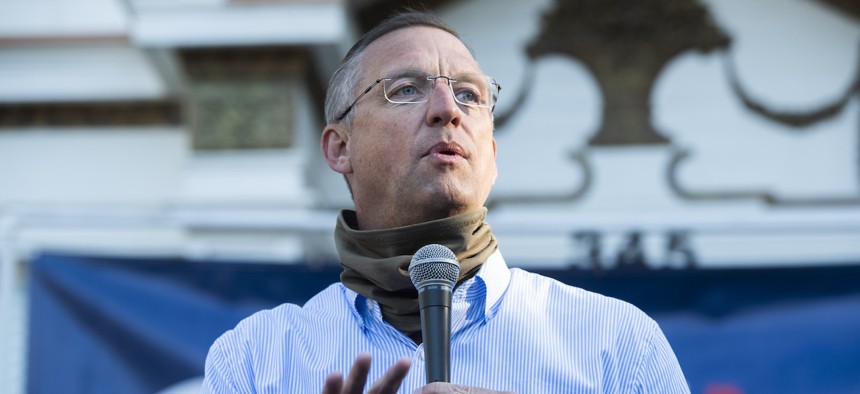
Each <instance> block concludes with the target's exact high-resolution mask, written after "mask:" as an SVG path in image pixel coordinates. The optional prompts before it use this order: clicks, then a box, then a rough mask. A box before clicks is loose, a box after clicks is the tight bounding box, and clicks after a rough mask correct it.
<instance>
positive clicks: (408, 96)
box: [337, 72, 502, 121]
mask: <svg viewBox="0 0 860 394" xmlns="http://www.w3.org/2000/svg"><path fill="white" fill-rule="evenodd" d="M439 79H445V80H447V81H448V86H449V87H450V89H451V94H452V95H453V96H454V101H456V102H457V103H459V104H462V105H465V106H467V107H473V108H489V109H490V111H492V110H493V108H495V106H496V99H497V98H498V97H499V92H500V91H501V90H502V87H501V85H499V84H498V83H497V82H496V81H495V80H494V79H493V78H492V77H490V76H488V75H483V74H463V75H458V76H456V77H448V76H445V75H439V76H435V77H433V76H428V75H426V74H421V73H409V72H407V73H404V74H401V75H398V76H394V77H390V78H389V77H386V78H379V79H377V80H376V81H375V82H373V84H371V85H370V86H368V87H367V89H365V90H364V92H363V93H361V94H360V95H359V96H358V98H356V99H355V101H353V102H352V104H350V105H349V107H347V108H346V110H345V111H343V113H341V114H340V116H338V117H337V120H338V121H341V120H343V118H345V117H346V114H348V113H349V111H351V110H352V108H353V107H355V105H356V104H357V103H358V100H361V98H362V97H364V95H366V94H367V93H368V92H370V90H371V89H373V87H374V86H376V85H379V84H380V83H382V92H383V94H384V95H385V99H386V100H388V102H390V103H394V104H421V103H426V102H427V101H429V100H430V96H431V95H432V94H433V89H434V87H435V86H436V81H437V80H439Z"/></svg>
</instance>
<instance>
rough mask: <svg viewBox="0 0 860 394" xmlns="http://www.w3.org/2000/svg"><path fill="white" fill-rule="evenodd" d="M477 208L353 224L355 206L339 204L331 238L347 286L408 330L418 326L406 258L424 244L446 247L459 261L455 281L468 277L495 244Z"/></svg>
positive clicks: (418, 329) (483, 212) (415, 298)
mask: <svg viewBox="0 0 860 394" xmlns="http://www.w3.org/2000/svg"><path fill="white" fill-rule="evenodd" d="M486 216H487V209H486V208H481V209H479V210H477V211H474V212H468V213H464V214H460V215H457V216H452V217H449V218H445V219H439V220H433V221H430V222H425V223H419V224H414V225H410V226H405V227H398V228H392V229H385V230H369V231H361V230H356V228H357V223H358V221H357V220H356V216H355V211H351V210H343V211H341V213H340V215H339V216H338V221H337V227H336V228H335V243H336V245H337V252H338V255H339V256H340V261H341V265H343V273H341V274H340V281H341V282H342V283H343V285H344V286H346V287H347V288H349V289H351V290H353V291H355V292H356V293H358V294H361V295H363V296H365V297H367V298H369V299H372V300H374V301H376V302H378V303H379V305H380V307H381V309H382V317H383V318H384V319H385V321H387V322H388V323H390V324H391V325H392V326H394V327H395V328H397V329H398V330H400V331H402V332H404V333H405V334H407V335H412V334H415V333H419V332H421V317H420V315H419V310H418V291H417V290H416V289H415V286H413V284H412V281H411V280H410V279H409V271H408V269H409V262H410V261H411V260H412V255H413V254H415V252H416V251H418V249H420V248H421V247H422V246H425V245H428V244H440V245H444V246H446V247H448V248H449V249H451V251H453V252H454V254H455V255H457V260H458V261H459V262H460V278H459V280H458V281H457V283H458V284H459V283H462V282H463V281H464V280H466V279H469V278H471V277H472V276H474V275H475V273H477V272H478V269H479V268H480V266H481V264H483V263H484V261H486V260H487V258H488V257H490V255H491V254H492V253H493V252H495V251H496V249H498V242H497V241H496V237H495V236H493V233H492V231H491V229H490V226H489V225H488V224H487V223H485V222H484V217H486Z"/></svg>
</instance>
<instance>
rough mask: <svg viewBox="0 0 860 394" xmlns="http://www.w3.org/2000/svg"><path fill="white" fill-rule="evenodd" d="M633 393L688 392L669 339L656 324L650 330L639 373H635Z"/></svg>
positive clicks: (680, 393) (679, 393)
mask: <svg viewBox="0 0 860 394" xmlns="http://www.w3.org/2000/svg"><path fill="white" fill-rule="evenodd" d="M632 392H634V393H642V394H650V393H661V394H662V393H672V394H676V393H677V394H689V393H690V387H689V386H688V385H687V379H686V378H684V372H683V371H681V365H680V364H678V358H677V357H675V353H674V352H673V351H672V347H671V346H669V341H668V340H666V336H665V335H664V334H663V331H662V330H660V327H659V326H657V325H656V324H655V325H654V328H653V330H652V332H651V337H650V343H649V345H648V348H647V351H646V352H645V354H644V356H643V358H642V363H641V364H640V365H639V373H638V374H637V375H636V378H635V381H634V385H633V390H632Z"/></svg>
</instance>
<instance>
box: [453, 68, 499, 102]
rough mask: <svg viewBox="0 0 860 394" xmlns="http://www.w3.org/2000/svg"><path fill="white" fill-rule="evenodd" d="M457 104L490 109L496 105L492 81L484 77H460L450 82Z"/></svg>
mask: <svg viewBox="0 0 860 394" xmlns="http://www.w3.org/2000/svg"><path fill="white" fill-rule="evenodd" d="M451 90H453V91H454V99H456V100H457V102H458V103H460V104H464V105H468V106H471V107H487V108H488V107H492V106H493V105H494V104H495V103H496V97H495V94H494V92H493V84H492V79H491V78H490V77H488V76H486V75H461V76H458V77H456V78H454V79H453V80H452V81H451Z"/></svg>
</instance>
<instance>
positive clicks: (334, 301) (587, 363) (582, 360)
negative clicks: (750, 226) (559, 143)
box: [203, 251, 689, 393]
mask: <svg viewBox="0 0 860 394" xmlns="http://www.w3.org/2000/svg"><path fill="white" fill-rule="evenodd" d="M361 352H369V353H371V354H372V356H373V362H372V365H371V370H370V373H369V376H368V382H373V381H375V380H376V379H378V378H379V377H380V376H382V374H383V373H384V372H385V370H386V369H387V368H388V367H389V366H390V365H391V364H392V363H394V362H395V361H396V360H397V359H399V358H402V357H409V358H411V359H412V368H411V369H410V370H409V374H408V375H407V376H406V378H405V379H404V381H403V384H402V386H401V388H400V391H399V392H401V393H411V392H412V391H413V390H414V389H416V388H418V387H420V386H423V385H424V384H425V376H424V375H425V369H424V347H423V345H416V344H415V343H414V342H413V341H412V340H411V339H409V338H408V337H407V336H405V335H404V334H402V333H401V332H399V331H398V330H397V329H395V328H394V327H392V326H391V325H389V324H388V323H386V322H385V321H384V320H383V319H382V313H381V311H380V308H379V305H378V304H377V303H376V302H374V301H372V300H369V299H367V298H365V297H363V296H361V295H359V294H357V293H355V292H354V291H352V290H349V289H347V288H346V287H344V286H343V285H342V284H340V283H337V284H333V285H331V286H329V287H328V288H327V289H325V290H323V291H322V292H320V293H319V294H317V295H316V296H314V297H313V298H312V299H310V300H309V301H308V302H307V303H306V304H305V305H304V307H300V306H297V305H292V304H283V305H280V306H278V307H276V308H274V309H271V310H265V311H261V312H257V313H255V314H254V315H252V316H250V317H248V318H246V319H245V320H243V321H242V322H240V323H239V324H238V325H237V326H236V328H235V329H233V330H230V331H227V332H226V333H224V335H222V336H221V337H220V338H218V340H216V341H215V343H214V344H213V345H212V347H211V348H210V350H209V355H208V356H207V358H206V372H205V379H204V383H203V392H204V393H319V392H321V391H322V386H323V383H324V380H325V377H326V375H328V374H329V373H330V372H332V371H340V372H342V373H343V374H344V376H346V375H347V374H348V373H349V368H350V367H351V366H352V363H353V361H354V359H355V357H356V355H358V354H359V353H361ZM451 382H452V383H456V384H462V385H468V386H478V387H484V388H488V389H493V390H509V391H515V392H519V393H689V388H688V387H687V383H686V380H685V379H684V375H683V373H682V372H681V368H680V366H679V365H678V360H677V359H676V358H675V355H674V353H673V352H672V349H671V348H670V346H669V343H668V342H667V341H666V338H665V336H664V335H663V332H662V331H661V330H660V328H659V327H658V326H657V324H656V323H655V322H654V321H653V320H652V319H651V318H649V317H648V316H646V315H645V314H644V313H643V312H642V311H640V310H639V309H637V308H636V307H634V306H632V305H630V304H628V303H626V302H623V301H620V300H617V299H614V298H609V297H605V296H601V295H598V294H595V293H591V292H588V291H585V290H582V289H579V288H576V287H572V286H568V285H565V284H563V283H561V282H558V281H556V280H553V279H550V278H547V277H543V276H540V275H535V274H532V273H529V272H526V271H523V270H520V269H516V268H514V269H509V268H508V267H507V265H506V264H505V261H504V259H503V258H502V256H501V254H500V253H499V252H498V251H497V252H496V253H494V254H493V255H492V256H491V257H490V258H489V259H488V260H487V262H486V263H484V265H483V266H482V268H481V269H480V271H479V272H478V274H477V275H476V276H475V277H474V278H472V279H470V280H468V281H466V282H464V283H463V284H462V285H460V286H459V287H458V288H457V289H456V290H455V291H454V294H453V300H452V310H451ZM369 386H370V383H368V387H369Z"/></svg>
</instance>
